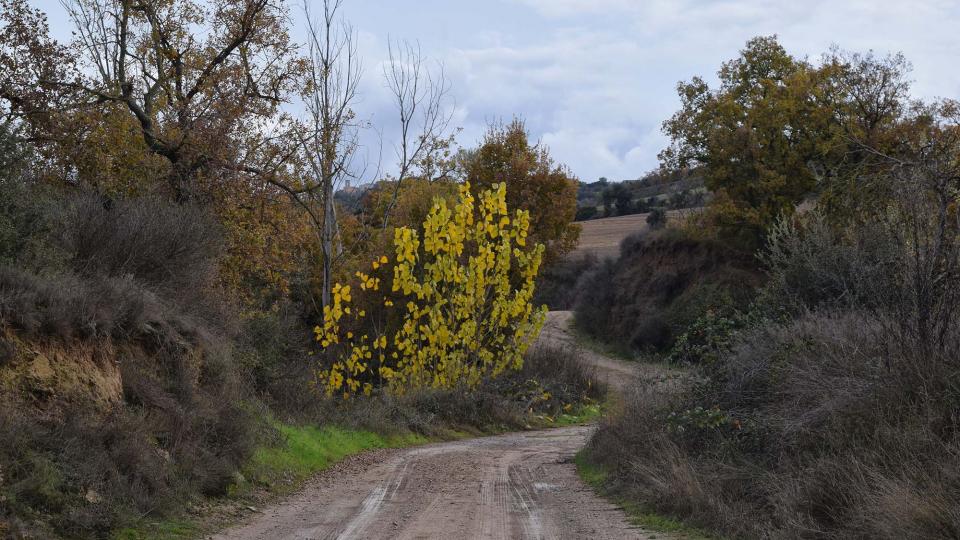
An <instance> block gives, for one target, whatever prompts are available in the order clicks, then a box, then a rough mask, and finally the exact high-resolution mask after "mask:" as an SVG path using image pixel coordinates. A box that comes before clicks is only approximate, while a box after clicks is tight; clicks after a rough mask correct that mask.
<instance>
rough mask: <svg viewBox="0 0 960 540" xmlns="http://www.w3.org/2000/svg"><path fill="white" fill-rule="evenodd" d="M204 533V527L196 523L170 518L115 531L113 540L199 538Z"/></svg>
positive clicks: (180, 539) (179, 539)
mask: <svg viewBox="0 0 960 540" xmlns="http://www.w3.org/2000/svg"><path fill="white" fill-rule="evenodd" d="M202 533H203V530H202V528H201V527H200V526H199V525H198V524H196V523H193V522H190V521H183V520H168V521H162V522H157V523H143V524H141V525H138V526H136V527H131V528H126V529H121V530H119V531H117V532H116V533H114V535H113V537H112V538H113V540H186V539H190V538H197V537H198V536H200V535H201V534H202Z"/></svg>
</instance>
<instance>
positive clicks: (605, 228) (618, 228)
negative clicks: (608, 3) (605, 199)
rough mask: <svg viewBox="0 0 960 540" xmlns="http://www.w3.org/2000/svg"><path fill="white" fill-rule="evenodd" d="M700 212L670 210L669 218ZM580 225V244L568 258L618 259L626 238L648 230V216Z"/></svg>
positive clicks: (638, 215) (630, 216)
mask: <svg viewBox="0 0 960 540" xmlns="http://www.w3.org/2000/svg"><path fill="white" fill-rule="evenodd" d="M699 211H700V209H699V208H687V209H684V210H668V211H667V217H668V219H670V220H674V219H678V218H680V217H681V216H683V215H686V214H690V213H695V212H699ZM579 223H580V225H581V226H582V227H583V230H582V231H581V232H580V244H579V245H578V246H577V249H575V250H574V251H573V252H572V253H570V254H569V255H567V257H569V258H579V257H584V256H586V255H587V254H588V253H593V254H594V255H596V256H597V257H600V258H601V259H602V258H604V257H614V258H616V257H617V256H618V255H620V242H621V241H622V240H623V239H624V238H626V237H628V236H630V235H631V234H634V233H637V232H640V231H644V230H646V229H647V214H633V215H629V216H617V217H612V218H603V219H591V220H589V221H581V222H579Z"/></svg>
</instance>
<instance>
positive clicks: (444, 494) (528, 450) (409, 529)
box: [212, 312, 666, 540]
mask: <svg viewBox="0 0 960 540" xmlns="http://www.w3.org/2000/svg"><path fill="white" fill-rule="evenodd" d="M569 320H570V315H569V313H564V312H557V313H551V314H550V317H549V319H548V322H547V326H546V328H545V330H544V333H543V334H542V335H541V340H542V342H553V343H559V344H567V345H570V346H575V342H574V340H573V338H572V336H571V335H570V334H569V331H568V330H567V328H568V323H569ZM584 359H585V361H587V362H589V363H591V364H593V365H595V366H596V367H597V369H598V373H599V374H600V375H601V376H602V377H603V378H604V379H605V380H606V381H608V382H609V383H610V384H611V385H613V387H614V388H623V386H624V385H625V384H627V383H629V381H631V380H635V379H636V377H637V376H638V371H637V370H636V367H637V366H636V365H634V364H630V363H627V362H624V361H621V360H617V359H614V358H607V357H604V356H602V355H599V354H597V353H593V352H588V351H585V354H584ZM592 430H593V427H592V426H577V427H567V428H557V429H549V430H542V431H531V432H526V433H511V434H507V435H500V436H495V437H484V438H479V439H472V440H465V441H455V442H446V443H438V444H431V445H427V446H422V447H419V448H414V449H408V450H398V451H388V452H384V451H381V452H377V453H375V454H367V455H363V456H357V457H355V458H353V459H349V460H346V461H344V462H342V463H340V464H338V465H337V466H335V467H334V468H332V469H331V470H329V471H326V472H325V473H323V474H322V475H320V476H318V477H317V478H315V479H314V480H312V481H311V482H310V483H309V485H308V486H307V487H306V488H305V489H304V490H302V491H301V492H300V493H298V494H296V495H294V496H292V497H290V498H288V499H287V500H286V501H283V502H282V503H280V504H277V505H274V506H272V507H268V508H266V509H265V510H263V511H258V512H256V513H254V514H252V515H251V516H249V517H248V521H247V522H246V523H244V524H242V525H239V526H236V527H233V528H231V529H229V530H226V531H224V532H222V533H220V534H217V535H215V536H213V537H212V538H213V539H215V540H228V539H229V540H253V539H268V538H269V539H296V540H308V539H328V538H329V539H333V538H343V539H346V538H357V539H361V538H362V539H367V538H398V539H415V538H455V539H472V538H479V539H494V538H497V539H499V538H504V539H506V538H510V539H514V538H525V539H527V538H590V539H614V538H616V539H620V538H634V539H646V538H666V536H665V535H663V534H662V533H655V534H654V533H651V532H648V531H644V530H642V529H639V528H637V527H635V526H632V525H631V524H630V523H629V522H628V520H627V517H626V515H625V514H624V513H623V511H622V510H620V509H619V508H617V507H616V506H614V505H612V504H611V503H609V502H607V501H605V500H604V499H602V498H600V497H599V496H597V495H596V494H595V493H594V492H593V491H592V490H590V488H588V487H587V486H585V485H584V484H583V483H582V482H581V481H580V479H579V478H578V477H577V473H576V468H575V466H574V465H573V463H572V462H571V460H572V458H573V456H574V454H575V453H576V452H577V451H578V450H579V449H580V448H582V447H583V445H584V444H585V443H586V440H587V438H588V437H589V436H590V433H591V431H592Z"/></svg>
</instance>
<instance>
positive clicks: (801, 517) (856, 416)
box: [591, 129, 960, 539]
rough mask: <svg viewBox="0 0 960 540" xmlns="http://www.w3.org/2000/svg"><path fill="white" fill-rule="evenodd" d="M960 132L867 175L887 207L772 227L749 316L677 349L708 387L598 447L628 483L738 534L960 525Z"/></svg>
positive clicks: (704, 319) (923, 531)
mask: <svg viewBox="0 0 960 540" xmlns="http://www.w3.org/2000/svg"><path fill="white" fill-rule="evenodd" d="M957 135H958V134H957V131H956V130H955V129H953V130H949V131H946V132H945V133H943V132H941V133H938V134H934V136H932V137H931V138H930V139H929V140H928V141H927V142H925V144H924V146H923V150H922V151H921V152H918V153H917V154H910V155H908V156H907V157H904V159H903V160H902V161H900V162H898V163H897V165H896V166H895V167H892V168H891V169H890V170H888V171H887V172H885V173H883V174H881V175H877V176H876V177H865V178H864V179H863V180H864V181H865V182H870V183H871V184H872V185H871V186H870V187H871V188H872V189H871V191H872V192H873V193H881V194H882V199H880V200H878V201H877V208H878V209H880V211H877V212H875V213H873V214H866V215H862V216H860V217H859V219H858V220H856V221H846V220H842V219H836V216H832V215H830V214H825V213H823V212H822V211H821V210H814V211H812V212H809V213H807V214H804V215H801V216H799V217H797V218H794V219H793V220H791V221H784V222H781V223H780V224H779V225H777V226H776V227H775V228H774V230H773V231H772V232H771V234H770V236H769V242H768V248H767V250H766V251H765V254H764V256H763V260H764V262H765V263H766V265H767V270H768V272H769V281H768V283H767V285H766V286H765V287H764V290H763V291H762V292H761V294H760V295H759V297H758V298H757V301H756V302H755V303H754V304H753V305H752V306H751V308H750V309H749V311H747V312H746V313H744V312H743V311H738V310H731V311H728V312H726V313H723V312H710V311H708V312H707V313H705V314H704V315H703V316H701V317H700V318H699V319H698V320H697V322H696V323H695V324H694V325H692V326H691V327H689V328H688V329H687V332H686V333H685V334H684V335H683V337H682V338H681V339H680V340H678V342H677V344H676V346H675V347H674V349H673V353H672V356H673V357H674V358H675V359H681V360H683V359H693V360H692V361H694V362H698V368H697V371H696V373H697V374H698V377H697V381H698V382H696V383H695V384H691V385H690V387H689V388H687V389H686V390H685V391H683V392H680V393H678V394H673V395H664V394H662V393H656V392H653V391H651V390H650V389H648V388H638V389H637V390H636V392H635V393H634V394H633V395H632V396H631V397H630V398H629V399H628V400H627V405H626V407H625V409H626V411H625V413H624V414H623V415H622V416H620V417H617V418H613V419H610V420H609V421H608V422H606V423H604V425H602V426H601V429H600V430H599V431H598V433H597V436H596V437H595V438H594V440H593V441H592V442H591V456H592V457H593V459H595V460H596V461H599V462H601V463H603V464H605V465H606V466H608V467H610V468H613V469H615V470H616V471H617V472H618V473H619V474H617V475H614V480H613V483H612V484H613V485H612V486H611V487H612V488H613V489H615V490H617V491H619V492H620V493H621V494H623V495H625V496H628V497H630V498H632V499H634V500H637V501H639V502H641V503H642V504H644V505H646V506H648V507H650V508H653V509H655V510H657V511H661V512H667V513H671V514H674V515H678V516H681V517H683V518H685V519H688V520H691V521H693V522H695V523H697V524H700V525H703V526H706V527H710V528H713V529H715V530H718V531H720V532H722V533H723V534H727V535H730V536H733V537H738V538H741V537H742V538H837V539H840V538H891V539H893V538H956V537H958V536H960V474H958V473H957V471H958V470H960V460H958V456H960V416H958V414H957V411H958V410H960V383H958V381H960V366H958V364H957V355H958V351H960V324H958V321H957V308H958V298H960V296H958V294H957V290H958V289H960V216H958V214H957V212H956V208H957V205H958V199H957V197H958V188H960V186H957V185H956V180H955V179H956V178H957V175H956V169H955V168H956V155H957V154H956V149H957V148H958V145H957V144H956V143H957V141H958V140H960V138H955V137H956V136H957ZM947 149H949V150H947ZM951 179H952V180H951Z"/></svg>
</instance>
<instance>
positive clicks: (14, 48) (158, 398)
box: [0, 0, 603, 538]
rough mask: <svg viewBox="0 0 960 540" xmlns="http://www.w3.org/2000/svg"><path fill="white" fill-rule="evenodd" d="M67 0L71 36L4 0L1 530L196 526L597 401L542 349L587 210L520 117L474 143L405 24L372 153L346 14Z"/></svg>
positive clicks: (572, 370) (250, 5)
mask: <svg viewBox="0 0 960 540" xmlns="http://www.w3.org/2000/svg"><path fill="white" fill-rule="evenodd" d="M62 4H63V5H62V7H63V9H65V10H66V12H67V15H68V17H69V19H70V21H71V23H72V24H73V25H74V28H73V30H74V40H75V41H74V42H72V43H60V42H57V41H56V40H54V39H53V38H51V37H50V31H49V28H48V26H47V22H46V16H45V14H44V13H42V12H41V11H38V10H36V9H34V8H32V7H31V5H30V4H28V3H27V2H26V1H24V0H0V441H2V444H0V536H2V537H8V536H9V537H14V538H52V537H63V538H153V537H191V536H195V535H197V534H200V533H201V532H203V530H204V523H203V518H202V516H198V515H197V514H196V513H195V512H189V511H187V509H196V508H204V507H207V506H209V505H211V504H214V505H215V503H211V502H210V501H231V500H236V501H243V500H245V499H244V497H247V496H249V495H250V494H251V493H259V494H265V495H264V496H269V495H270V494H276V493H284V492H287V491H289V490H291V489H294V488H296V487H297V486H298V485H299V484H300V483H301V482H303V481H304V480H305V479H307V478H308V477H310V476H311V475H312V474H314V473H316V472H318V471H321V470H323V469H325V468H327V467H329V466H330V465H331V464H333V463H335V462H336V461H338V460H340V459H342V458H344V457H346V456H349V455H352V454H355V453H357V452H361V451H364V450H369V449H375V448H386V447H396V446H405V445H410V444H421V443H425V442H428V441H431V440H440V439H447V438H452V437H460V436H465V435H475V434H485V433H496V432H500V431H503V430H509V429H526V428H531V427H547V426H553V425H566V424H570V423H577V422H581V421H584V420H586V419H589V418H593V417H595V416H596V415H597V414H598V410H599V409H598V406H599V403H601V402H602V400H603V388H602V387H601V386H599V385H597V384H595V383H594V377H593V375H592V374H591V373H590V372H589V371H588V370H586V369H585V368H583V367H582V366H581V365H580V363H579V362H577V360H576V358H575V353H574V352H572V351H565V350H554V349H546V348H543V347H537V348H536V349H535V350H528V348H529V346H530V345H531V344H532V342H533V340H535V339H536V336H537V333H538V330H539V325H540V324H541V322H542V318H543V309H544V308H542V307H541V304H535V303H533V302H532V300H531V299H532V296H533V294H534V291H535V285H536V282H537V277H538V274H539V271H540V268H541V266H542V265H546V266H548V267H549V265H550V264H553V263H552V262H551V261H556V260H559V259H560V258H562V256H563V255H564V254H565V253H567V252H568V251H569V250H571V249H572V248H573V247H574V246H575V245H576V238H577V232H578V228H577V226H575V225H573V224H572V221H573V217H574V213H575V210H576V179H575V178H574V177H573V176H572V174H571V173H570V172H569V171H568V170H567V169H566V168H565V167H563V166H562V165H560V164H556V163H554V162H553V160H552V158H551V157H550V155H549V153H548V151H547V149H546V148H544V147H542V146H540V145H538V144H536V143H535V142H532V141H530V140H529V138H528V135H527V133H526V130H525V128H524V126H523V123H522V121H520V120H515V121H513V122H512V123H509V124H507V125H502V126H500V125H498V126H493V127H491V129H490V131H489V133H488V134H487V135H486V136H485V138H484V140H482V141H481V142H480V144H479V145H478V146H477V147H476V148H473V149H460V148H458V147H457V145H456V141H455V139H454V135H455V133H456V129H455V128H454V127H453V126H450V125H449V122H450V118H451V117H450V115H451V114H452V110H453V109H452V105H451V102H450V101H449V100H448V98H447V93H448V91H449V85H448V83H447V82H446V81H445V80H444V79H443V76H442V73H439V72H435V71H431V69H432V68H428V66H432V65H433V64H432V63H430V62H428V61H427V59H425V58H423V57H421V56H420V52H419V49H418V48H417V47H415V46H411V45H409V44H406V43H403V42H391V43H390V47H391V55H390V58H391V59H392V60H391V63H390V66H389V69H387V70H385V72H384V73H383V77H384V80H383V83H384V85H385V87H386V88H387V89H388V90H389V91H390V92H391V95H393V96H394V97H395V105H396V109H397V110H396V119H397V120H396V122H397V123H398V124H399V131H400V132H402V133H403V134H404V137H403V140H401V141H400V142H399V143H398V152H397V154H398V156H397V159H398V161H397V163H395V164H391V165H392V166H384V167H379V166H378V165H380V164H373V163H369V162H364V159H363V156H362V155H361V153H360V152H358V147H359V143H358V141H359V140H360V134H361V130H363V129H367V125H366V123H363V122H358V121H357V119H356V115H355V112H354V111H353V106H354V105H355V104H356V102H357V99H358V93H357V90H358V81H359V80H360V77H361V76H362V75H363V74H362V73H361V72H360V71H359V70H358V66H359V65H360V61H359V60H360V59H359V58H358V57H357V54H358V52H357V47H356V39H357V36H356V34H355V33H354V32H353V31H352V30H350V28H349V27H348V26H347V25H344V24H341V23H342V21H341V18H340V15H339V9H340V2H335V1H329V2H321V1H318V2H316V3H314V4H311V5H309V6H301V7H291V6H292V4H289V3H283V2H280V3H277V2H266V1H262V0H225V1H223V2H202V1H193V0H182V1H176V2H167V1H153V0H146V1H143V2H128V1H112V0H110V1H107V0H69V1H65V2H63V3H62ZM292 9H296V10H301V11H302V12H301V13H295V12H291V10H292ZM294 20H303V21H309V23H306V22H305V23H304V24H306V27H305V28H303V29H302V30H303V32H305V35H307V36H308V40H307V43H306V44H304V45H303V46H297V45H296V44H294V43H293V42H292V41H291V39H290V32H291V31H292V28H290V26H289V25H290V24H292V21H294ZM199 26H203V27H209V28H215V29H217V31H214V32H210V33H208V34H205V35H203V36H195V35H194V29H195V28H196V27H199ZM328 66H336V68H335V69H327V67H328ZM290 110H298V111H302V114H301V115H299V116H298V115H293V114H291V113H290V112H289V111H290ZM414 111H415V113H414ZM386 169H389V170H391V171H392V173H391V174H380V175H379V176H376V177H374V176H372V175H371V174H370V172H371V171H374V170H377V171H382V170H386ZM505 171H506V172H507V173H508V174H505ZM378 174H379V173H378ZM351 184H352V186H353V187H351ZM358 185H360V187H356V186H358Z"/></svg>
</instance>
